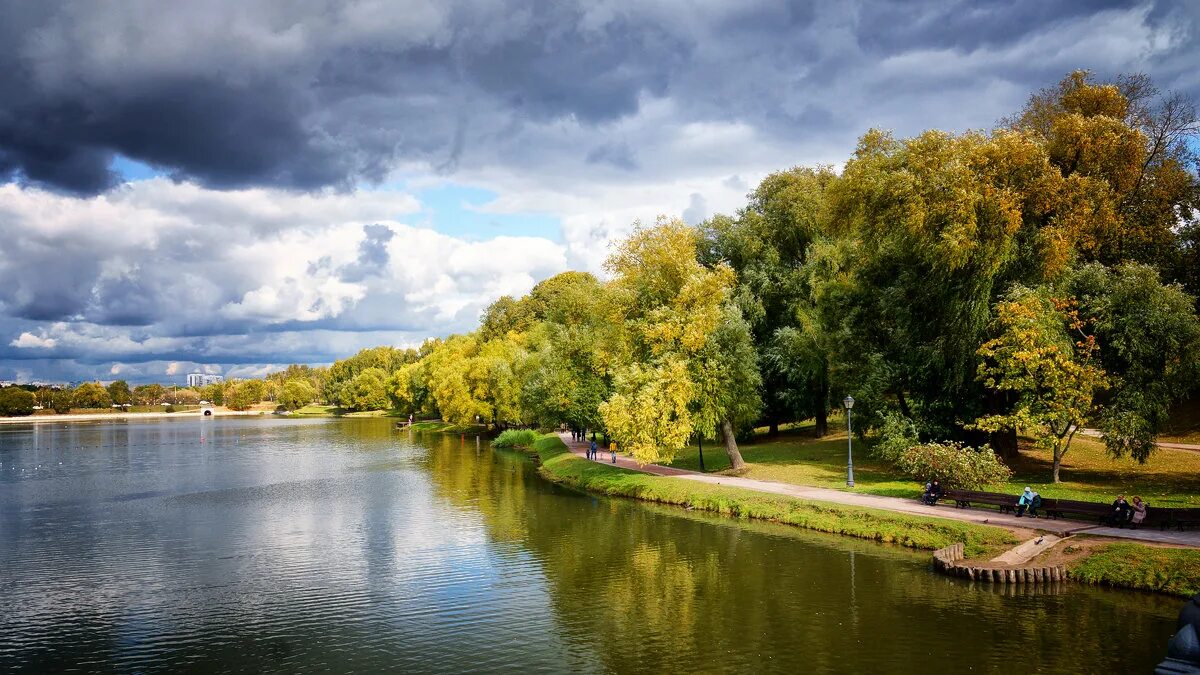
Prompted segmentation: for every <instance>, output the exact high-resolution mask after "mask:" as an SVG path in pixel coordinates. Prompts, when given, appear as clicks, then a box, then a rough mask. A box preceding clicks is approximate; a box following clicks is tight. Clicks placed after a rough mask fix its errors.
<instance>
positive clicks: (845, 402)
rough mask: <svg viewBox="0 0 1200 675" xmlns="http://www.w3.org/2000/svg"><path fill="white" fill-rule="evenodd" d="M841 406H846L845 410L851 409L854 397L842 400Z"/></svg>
mask: <svg viewBox="0 0 1200 675" xmlns="http://www.w3.org/2000/svg"><path fill="white" fill-rule="evenodd" d="M842 405H844V406H846V410H849V409H851V408H853V407H854V397H853V396H847V397H846V398H844V399H842Z"/></svg>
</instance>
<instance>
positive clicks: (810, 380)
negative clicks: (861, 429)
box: [702, 167, 837, 437]
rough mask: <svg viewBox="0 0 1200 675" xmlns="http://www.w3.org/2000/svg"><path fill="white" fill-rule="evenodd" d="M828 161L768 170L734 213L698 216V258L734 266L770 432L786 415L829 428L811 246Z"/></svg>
mask: <svg viewBox="0 0 1200 675" xmlns="http://www.w3.org/2000/svg"><path fill="white" fill-rule="evenodd" d="M836 180H837V175H836V174H835V173H834V172H833V170H832V169H830V168H829V167H816V168H809V167H795V168H792V169H789V170H787V171H779V172H776V173H772V174H770V175H769V176H767V177H766V178H764V179H763V181H762V182H761V183H760V184H759V186H758V187H757V188H756V189H755V190H754V192H752V193H751V194H750V201H749V203H748V204H747V205H746V207H745V208H744V209H741V210H740V211H739V212H738V213H737V215H736V216H735V217H732V218H731V217H727V216H715V217H713V218H712V219H710V220H709V221H707V222H706V223H704V225H703V226H702V227H703V230H704V234H705V242H704V248H703V250H702V258H703V259H705V261H706V262H709V263H710V264H716V263H718V262H725V263H727V264H729V265H730V266H731V267H732V268H733V269H734V271H735V272H736V273H737V284H736V286H735V288H734V291H733V301H734V303H735V304H737V306H738V307H739V309H740V310H741V312H742V315H743V317H744V318H745V320H746V322H747V324H748V325H749V328H750V332H751V335H752V337H753V340H754V347H755V350H756V352H757V354H758V358H759V363H758V366H759V371H760V372H761V376H762V385H761V387H760V391H761V393H762V404H763V417H764V422H765V423H766V424H767V425H768V427H769V429H770V432H771V433H774V432H776V431H777V430H778V426H779V423H780V422H781V421H784V420H793V419H797V418H807V417H814V418H815V419H816V426H815V431H816V435H817V436H818V437H820V436H823V435H824V434H825V432H826V429H827V422H826V420H827V413H828V411H829V407H830V395H829V394H830V386H831V381H830V371H829V363H830V362H829V358H828V351H827V349H826V348H825V345H826V341H825V340H823V339H822V334H823V332H824V331H823V326H822V325H821V324H820V323H819V322H817V321H815V307H814V304H813V297H814V289H813V287H812V283H811V282H812V275H811V274H810V272H809V270H808V269H807V263H808V258H809V253H810V248H811V247H812V245H813V243H814V242H815V241H817V240H819V239H820V238H821V237H823V236H825V235H826V234H827V233H828V229H829V223H828V205H827V194H828V192H829V188H830V186H831V185H832V184H833V183H834V182H835V181H836Z"/></svg>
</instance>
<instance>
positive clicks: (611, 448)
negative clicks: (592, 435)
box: [608, 443, 617, 464]
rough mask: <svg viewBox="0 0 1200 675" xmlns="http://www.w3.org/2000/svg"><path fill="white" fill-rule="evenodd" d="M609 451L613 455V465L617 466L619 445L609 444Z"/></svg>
mask: <svg viewBox="0 0 1200 675" xmlns="http://www.w3.org/2000/svg"><path fill="white" fill-rule="evenodd" d="M608 451H609V452H611V453H612V463H613V464H616V463H617V444H616V443H609V445H608Z"/></svg>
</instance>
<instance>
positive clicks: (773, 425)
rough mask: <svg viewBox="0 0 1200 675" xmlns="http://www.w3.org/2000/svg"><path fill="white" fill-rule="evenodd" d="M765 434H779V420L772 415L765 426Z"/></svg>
mask: <svg viewBox="0 0 1200 675" xmlns="http://www.w3.org/2000/svg"><path fill="white" fill-rule="evenodd" d="M767 435H768V436H778V435H779V420H777V419H775V418H774V417H772V418H771V422H770V424H769V425H768V426H767Z"/></svg>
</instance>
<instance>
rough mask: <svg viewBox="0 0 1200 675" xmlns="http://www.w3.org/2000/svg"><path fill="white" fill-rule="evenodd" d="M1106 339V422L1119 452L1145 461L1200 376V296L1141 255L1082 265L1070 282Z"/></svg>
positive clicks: (1109, 440) (1110, 443)
mask: <svg viewBox="0 0 1200 675" xmlns="http://www.w3.org/2000/svg"><path fill="white" fill-rule="evenodd" d="M1064 285H1065V286H1066V288H1067V290H1068V291H1069V293H1070V295H1071V296H1073V297H1077V298H1079V313H1080V316H1081V317H1082V318H1083V319H1085V320H1086V325H1087V326H1088V327H1089V328H1090V329H1091V331H1092V332H1093V333H1094V334H1095V336H1096V337H1097V339H1098V342H1099V346H1100V347H1099V360H1100V362H1101V363H1102V364H1103V367H1104V370H1105V371H1106V372H1107V373H1108V375H1109V390H1108V392H1107V395H1106V396H1105V399H1104V404H1105V405H1104V411H1103V414H1101V416H1100V419H1099V422H1100V426H1101V429H1102V431H1103V432H1104V441H1105V445H1106V446H1107V448H1108V451H1109V452H1110V453H1111V454H1112V455H1113V456H1115V457H1120V456H1124V455H1132V456H1133V457H1134V458H1135V459H1137V460H1138V461H1141V462H1145V461H1146V460H1147V459H1148V458H1149V457H1150V454H1151V453H1152V452H1153V450H1154V448H1155V443H1156V440H1157V437H1158V434H1159V432H1160V431H1161V430H1162V429H1163V427H1164V426H1165V425H1166V424H1167V421H1168V414H1169V411H1170V408H1171V406H1172V404H1174V403H1177V402H1178V401H1180V400H1182V399H1183V398H1184V397H1186V396H1187V395H1188V394H1189V393H1191V392H1194V391H1195V389H1196V384H1197V382H1200V319H1197V316H1196V311H1195V300H1194V299H1193V298H1192V297H1191V296H1189V295H1187V294H1186V293H1184V291H1183V289H1182V288H1181V287H1179V286H1175V285H1163V284H1162V283H1161V282H1160V281H1159V276H1158V273H1157V271H1156V270H1155V269H1154V268H1153V267H1151V266H1149V265H1143V264H1137V263H1125V264H1122V265H1119V266H1117V267H1113V268H1108V267H1104V266H1103V265H1100V264H1098V263H1092V264H1088V265H1084V266H1082V267H1080V268H1079V269H1078V270H1076V271H1074V272H1073V273H1072V275H1071V276H1070V278H1069V279H1068V280H1067V281H1066V283H1065V284H1064Z"/></svg>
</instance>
